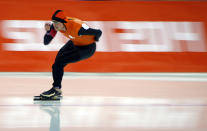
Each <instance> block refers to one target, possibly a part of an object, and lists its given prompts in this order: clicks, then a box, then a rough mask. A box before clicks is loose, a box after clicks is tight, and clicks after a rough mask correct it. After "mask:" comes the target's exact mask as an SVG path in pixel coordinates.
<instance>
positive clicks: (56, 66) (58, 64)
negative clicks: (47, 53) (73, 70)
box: [52, 62, 64, 70]
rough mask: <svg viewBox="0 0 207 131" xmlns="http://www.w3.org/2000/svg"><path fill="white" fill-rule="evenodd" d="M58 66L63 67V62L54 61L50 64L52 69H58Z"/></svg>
mask: <svg viewBox="0 0 207 131" xmlns="http://www.w3.org/2000/svg"><path fill="white" fill-rule="evenodd" d="M60 68H64V64H62V63H57V62H55V63H54V64H53V65H52V69H53V70H54V69H60Z"/></svg>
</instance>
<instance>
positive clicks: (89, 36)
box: [44, 10, 102, 88]
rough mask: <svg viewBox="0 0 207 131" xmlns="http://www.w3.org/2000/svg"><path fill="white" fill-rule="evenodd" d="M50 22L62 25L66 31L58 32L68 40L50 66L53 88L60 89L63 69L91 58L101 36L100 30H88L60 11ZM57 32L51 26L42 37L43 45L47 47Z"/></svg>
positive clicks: (78, 21) (84, 25)
mask: <svg viewBox="0 0 207 131" xmlns="http://www.w3.org/2000/svg"><path fill="white" fill-rule="evenodd" d="M52 20H53V21H56V22H61V23H63V24H64V26H65V28H66V31H60V32H61V33H62V34H63V35H64V36H66V37H68V38H69V39H70V40H69V41H68V42H67V43H66V44H65V45H64V46H63V47H62V48H61V49H60V50H59V52H58V54H57V56H56V59H55V62H54V64H53V66H52V74H53V80H54V82H53V87H56V88H61V83H62V77H63V74H64V67H65V66H66V65H67V64H69V63H75V62H78V61H80V60H84V59H87V58H89V57H91V56H92V55H93V54H94V53H95V51H96V41H99V38H100V36H101V35H102V32H101V30H99V29H92V28H89V27H88V26H87V25H86V24H85V23H84V22H83V21H81V20H79V19H77V18H72V17H66V16H65V15H64V13H63V11H62V10H57V11H56V12H55V13H54V14H53V16H52ZM56 33H57V31H56V30H55V28H54V26H53V25H51V27H50V30H49V31H47V32H46V34H45V36H44V44H45V45H48V44H49V43H50V42H51V40H52V39H53V38H54V37H55V35H56Z"/></svg>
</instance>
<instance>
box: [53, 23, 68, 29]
mask: <svg viewBox="0 0 207 131" xmlns="http://www.w3.org/2000/svg"><path fill="white" fill-rule="evenodd" d="M53 26H54V28H55V30H56V31H60V30H64V29H65V26H64V24H63V23H61V22H58V21H53Z"/></svg>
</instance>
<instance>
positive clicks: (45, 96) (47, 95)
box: [34, 87, 62, 100]
mask: <svg viewBox="0 0 207 131" xmlns="http://www.w3.org/2000/svg"><path fill="white" fill-rule="evenodd" d="M61 95H62V91H61V89H59V88H54V87H53V88H51V89H50V90H48V91H45V92H43V93H41V94H40V96H34V100H60V99H61V98H62V96H61Z"/></svg>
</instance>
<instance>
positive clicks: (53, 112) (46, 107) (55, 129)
mask: <svg viewBox="0 0 207 131" xmlns="http://www.w3.org/2000/svg"><path fill="white" fill-rule="evenodd" d="M34 104H37V105H39V106H40V110H42V111H44V112H46V113H47V114H48V115H50V129H49V131H60V109H59V108H60V105H61V102H60V101H35V103H34Z"/></svg>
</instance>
